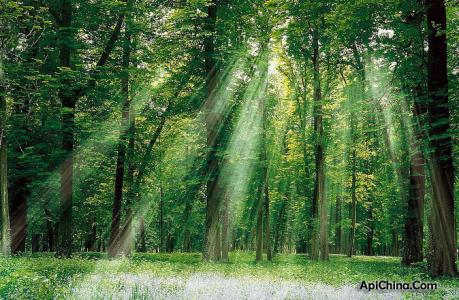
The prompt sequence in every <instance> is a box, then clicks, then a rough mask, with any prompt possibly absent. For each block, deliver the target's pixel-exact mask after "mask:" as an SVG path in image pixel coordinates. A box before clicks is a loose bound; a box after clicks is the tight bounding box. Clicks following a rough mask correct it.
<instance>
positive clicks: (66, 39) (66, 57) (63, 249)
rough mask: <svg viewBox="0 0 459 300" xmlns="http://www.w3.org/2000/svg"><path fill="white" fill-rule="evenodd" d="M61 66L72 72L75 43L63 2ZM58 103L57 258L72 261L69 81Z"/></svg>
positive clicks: (64, 1) (68, 10) (68, 3)
mask: <svg viewBox="0 0 459 300" xmlns="http://www.w3.org/2000/svg"><path fill="white" fill-rule="evenodd" d="M60 13H61V22H60V35H61V36H60V46H59V65H60V67H61V68H63V69H70V68H71V64H70V57H71V43H72V41H71V40H72V30H73V29H72V28H71V26H72V3H71V1H70V0H61V9H60ZM59 99H60V101H61V104H62V150H63V153H64V162H63V163H62V165H61V199H60V212H59V227H58V239H57V247H56V256H57V257H61V258H70V256H71V253H72V239H73V237H72V201H73V148H74V142H75V137H74V135H75V104H76V102H75V98H74V97H73V95H72V86H71V83H70V82H69V81H68V80H65V79H64V80H63V81H62V82H61V88H60V91H59Z"/></svg>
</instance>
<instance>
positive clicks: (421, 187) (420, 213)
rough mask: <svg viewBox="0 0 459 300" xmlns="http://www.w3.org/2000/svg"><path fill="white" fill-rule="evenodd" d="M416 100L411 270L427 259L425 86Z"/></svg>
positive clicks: (406, 259) (408, 221)
mask: <svg viewBox="0 0 459 300" xmlns="http://www.w3.org/2000/svg"><path fill="white" fill-rule="evenodd" d="M413 98H414V105H413V116H414V118H415V122H416V123H418V124H415V126H414V130H413V131H414V138H413V140H412V141H411V148H412V150H411V152H412V153H413V154H412V155H411V158H410V170H409V171H410V178H409V189H408V203H407V208H406V215H405V236H404V245H403V257H402V264H404V265H407V266H409V265H410V264H411V263H413V262H421V261H422V260H423V258H424V256H423V249H422V244H423V238H424V195H425V172H424V164H425V161H424V155H423V152H422V141H423V139H424V138H425V137H424V134H423V127H424V121H423V117H424V114H425V113H426V111H427V107H426V105H425V100H424V98H425V95H424V93H422V87H421V86H418V87H416V88H415V91H414V97H413Z"/></svg>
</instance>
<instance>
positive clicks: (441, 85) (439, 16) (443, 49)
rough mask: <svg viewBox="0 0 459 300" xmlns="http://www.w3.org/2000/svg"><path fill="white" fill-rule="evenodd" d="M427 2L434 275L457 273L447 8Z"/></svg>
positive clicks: (442, 3) (430, 260)
mask: <svg viewBox="0 0 459 300" xmlns="http://www.w3.org/2000/svg"><path fill="white" fill-rule="evenodd" d="M425 3H426V11H427V24H428V30H429V38H428V45H429V54H428V72H427V73H428V92H429V100H430V101H429V105H428V115H429V123H430V132H429V134H430V136H429V139H430V146H431V154H430V157H429V167H430V172H431V173H430V175H431V176H430V177H431V185H432V189H433V199H432V215H431V218H432V219H431V224H432V227H431V234H432V236H431V241H430V243H431V245H430V247H431V253H429V256H428V263H429V266H430V268H429V270H430V272H431V274H432V275H433V276H442V275H446V276H454V275H456V273H457V266H456V256H457V252H456V251H457V249H456V248H457V244H456V221H455V216H454V215H455V208H454V169H453V158H452V141H451V135H450V133H449V118H450V113H449V105H448V66H447V40H446V8H445V1H444V0H426V2H425Z"/></svg>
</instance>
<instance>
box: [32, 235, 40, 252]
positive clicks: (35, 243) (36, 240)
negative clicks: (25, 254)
mask: <svg viewBox="0 0 459 300" xmlns="http://www.w3.org/2000/svg"><path fill="white" fill-rule="evenodd" d="M39 251H40V234H39V233H34V234H32V253H36V252H39Z"/></svg>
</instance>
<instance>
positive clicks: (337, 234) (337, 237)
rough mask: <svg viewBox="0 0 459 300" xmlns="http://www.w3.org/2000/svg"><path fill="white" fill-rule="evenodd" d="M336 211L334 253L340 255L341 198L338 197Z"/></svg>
mask: <svg viewBox="0 0 459 300" xmlns="http://www.w3.org/2000/svg"><path fill="white" fill-rule="evenodd" d="M335 206H336V211H335V252H336V253H338V254H339V253H341V235H342V227H341V198H340V197H339V196H337V197H336V203H335Z"/></svg>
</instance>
